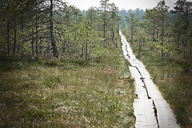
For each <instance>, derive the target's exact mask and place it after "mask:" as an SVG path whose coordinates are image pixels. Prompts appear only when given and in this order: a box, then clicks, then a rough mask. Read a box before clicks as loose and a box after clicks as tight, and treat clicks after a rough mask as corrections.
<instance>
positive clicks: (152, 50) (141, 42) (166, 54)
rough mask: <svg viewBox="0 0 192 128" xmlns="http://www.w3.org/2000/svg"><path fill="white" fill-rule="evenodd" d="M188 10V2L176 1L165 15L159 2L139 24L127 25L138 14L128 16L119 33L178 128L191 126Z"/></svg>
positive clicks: (191, 55) (191, 31) (191, 12)
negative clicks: (149, 76)
mask: <svg viewBox="0 0 192 128" xmlns="http://www.w3.org/2000/svg"><path fill="white" fill-rule="evenodd" d="M191 6H192V2H188V1H186V0H178V1H177V2H176V3H175V7H174V10H171V11H169V10H168V8H169V7H167V6H166V3H165V1H164V0H162V1H160V2H159V3H158V4H157V6H156V7H154V8H152V9H147V10H146V13H145V15H144V16H143V22H139V23H138V22H137V24H136V23H134V22H133V23H131V22H130V19H131V20H132V21H134V19H137V16H138V14H135V15H134V17H133V16H132V17H131V15H133V14H130V16H129V17H127V18H128V19H129V20H128V21H129V25H127V26H126V27H124V29H123V30H122V31H123V33H124V34H125V36H126V37H127V39H128V41H129V42H132V41H133V43H132V45H131V47H132V48H133V51H134V53H135V55H136V56H137V58H139V59H140V60H141V61H142V62H143V63H144V64H145V65H146V67H147V69H148V71H149V73H150V74H151V76H152V79H153V81H154V83H155V84H156V85H157V86H158V88H159V89H160V91H161V92H162V95H163V96H164V98H165V99H166V100H167V101H168V102H169V103H170V105H171V106H172V109H173V111H174V113H175V115H176V118H177V121H178V123H179V124H180V126H181V127H182V128H189V127H191V126H192V116H191V115H192V109H191V108H192V93H191V92H192V52H191V51H192V45H191V40H192V38H191V37H192V35H191V34H192V28H191V24H192V22H191V21H192V20H191V15H192V10H191ZM137 21H138V19H137ZM132 26H135V28H133V27H132Z"/></svg>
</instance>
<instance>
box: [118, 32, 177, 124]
mask: <svg viewBox="0 0 192 128" xmlns="http://www.w3.org/2000/svg"><path fill="white" fill-rule="evenodd" d="M119 34H120V36H121V42H122V44H123V45H122V50H123V55H124V57H125V58H126V59H127V60H128V61H129V63H130V65H131V66H129V70H130V72H131V75H132V77H133V78H134V79H135V95H136V99H135V100H134V103H133V107H134V114H135V117H136V124H135V128H179V125H178V124H177V123H176V118H175V115H174V114H173V111H172V109H171V108H170V106H169V104H168V103H167V101H166V100H165V99H164V98H163V97H162V95H161V93H160V92H159V90H158V88H157V86H156V85H155V84H154V83H153V81H152V79H151V76H150V74H149V73H148V71H147V70H146V68H145V65H144V64H143V63H142V62H140V61H139V60H138V59H136V57H135V55H134V54H133V52H132V50H131V47H130V45H129V43H128V42H127V40H126V38H125V36H124V35H123V34H122V33H121V31H120V32H119Z"/></svg>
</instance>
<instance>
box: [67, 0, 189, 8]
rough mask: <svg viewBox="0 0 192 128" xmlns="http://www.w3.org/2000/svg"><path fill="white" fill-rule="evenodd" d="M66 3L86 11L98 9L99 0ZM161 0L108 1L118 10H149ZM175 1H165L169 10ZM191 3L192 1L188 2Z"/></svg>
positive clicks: (78, 0)
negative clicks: (93, 8) (91, 8)
mask: <svg viewBox="0 0 192 128" xmlns="http://www.w3.org/2000/svg"><path fill="white" fill-rule="evenodd" d="M65 1H66V2H68V3H70V4H71V5H75V6H76V7H78V8H79V9H81V10H83V9H85V10H87V9H88V8H90V7H91V6H93V7H99V5H100V0H65ZM159 1H161V0H109V2H110V3H113V2H114V3H115V5H116V6H117V7H119V9H120V10H121V9H125V10H128V9H136V8H140V9H144V10H145V9H149V8H150V9H151V8H153V7H155V6H156V5H157V3H158V2H159ZM176 1H177V0H165V3H166V5H168V6H170V9H173V7H174V3H175V2H176ZM188 1H192V0H188Z"/></svg>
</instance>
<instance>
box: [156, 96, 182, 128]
mask: <svg viewBox="0 0 192 128" xmlns="http://www.w3.org/2000/svg"><path fill="white" fill-rule="evenodd" d="M154 104H155V107H156V109H157V117H158V122H159V128H179V125H178V124H177V123H176V118H175V115H174V114H173V111H172V109H171V108H170V106H169V104H168V103H167V102H166V101H165V100H164V99H162V100H159V99H155V100H154Z"/></svg>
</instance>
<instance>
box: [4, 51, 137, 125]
mask: <svg viewBox="0 0 192 128" xmlns="http://www.w3.org/2000/svg"><path fill="white" fill-rule="evenodd" d="M129 75H130V74H129V72H128V62H127V61H126V60H125V59H124V57H123V55H122V51H121V49H120V48H119V49H116V48H109V52H108V54H107V55H106V57H104V58H95V59H92V60H90V62H89V63H85V62H84V61H81V60H77V59H67V58H65V59H62V58H61V59H52V60H38V59H37V58H36V59H29V58H27V59H20V57H18V58H16V57H15V56H14V59H13V58H12V56H4V57H1V60H0V110H1V115H0V120H1V121H0V127H115V126H116V127H131V126H133V125H134V120H135V119H134V115H133V106H132V103H133V100H134V85H133V82H132V81H129V79H128V78H123V77H122V76H129Z"/></svg>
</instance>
